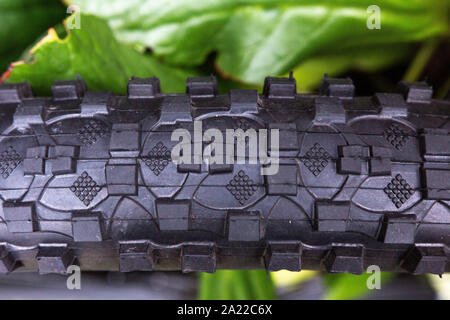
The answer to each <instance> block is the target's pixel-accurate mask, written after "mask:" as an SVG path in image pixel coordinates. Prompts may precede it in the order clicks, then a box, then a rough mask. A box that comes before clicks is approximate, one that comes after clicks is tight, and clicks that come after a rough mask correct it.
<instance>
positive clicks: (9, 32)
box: [0, 0, 66, 71]
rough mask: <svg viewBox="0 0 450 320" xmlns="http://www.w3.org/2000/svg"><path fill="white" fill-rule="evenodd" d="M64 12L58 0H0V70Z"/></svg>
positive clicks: (63, 15)
mask: <svg viewBox="0 0 450 320" xmlns="http://www.w3.org/2000/svg"><path fill="white" fill-rule="evenodd" d="M65 15H66V8H65V7H64V5H63V4H62V3H61V1H59V0H0V21H1V28H0V43H1V45H0V70H2V71H3V70H5V69H6V68H7V66H8V64H9V63H10V62H12V61H14V60H15V59H17V58H19V56H20V54H21V53H22V51H23V50H25V48H26V47H27V46H28V45H29V44H30V43H31V42H33V41H34V40H35V39H36V38H37V37H39V36H40V35H42V33H44V32H45V31H46V30H47V29H48V28H49V27H52V26H53V25H55V24H57V23H59V22H61V20H62V19H63V18H64V17H65Z"/></svg>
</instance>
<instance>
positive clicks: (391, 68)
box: [0, 0, 450, 299]
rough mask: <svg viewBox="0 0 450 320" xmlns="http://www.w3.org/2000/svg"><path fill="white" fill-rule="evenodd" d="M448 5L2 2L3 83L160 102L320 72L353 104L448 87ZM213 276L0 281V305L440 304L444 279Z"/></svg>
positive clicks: (310, 79)
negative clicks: (359, 98) (82, 88)
mask: <svg viewBox="0 0 450 320" xmlns="http://www.w3.org/2000/svg"><path fill="white" fill-rule="evenodd" d="M449 7H450V1H448V0H383V1H376V0H335V1H312V0H282V1H279V0H209V1H200V0H141V1H121V0H65V1H59V0H14V1H11V0H0V21H2V28H0V69H1V70H2V73H1V74H2V76H1V78H0V82H20V81H24V80H27V81H28V82H30V84H31V85H32V87H33V90H34V94H35V95H47V94H49V93H50V88H51V85H52V83H53V81H54V80H55V79H73V78H75V77H76V76H77V75H78V74H79V75H81V77H82V78H83V79H84V80H85V81H86V83H87V85H88V87H89V89H91V90H112V91H114V92H115V93H117V94H124V93H125V92H126V84H127V81H128V79H129V77H130V76H137V77H149V76H153V75H154V76H157V77H159V78H160V80H161V85H162V90H163V91H165V92H184V90H185V79H186V77H187V76H193V75H209V74H214V75H216V76H217V77H218V83H219V89H220V91H222V92H226V91H227V90H229V89H230V88H257V89H259V90H261V85H262V83H263V80H264V77H265V76H268V75H270V76H283V75H286V74H288V73H289V71H291V70H292V71H293V74H294V77H295V78H296V79H297V87H298V91H299V92H300V93H308V92H313V91H315V90H317V89H318V87H319V86H320V82H321V80H322V78H323V75H324V73H328V75H329V76H330V77H351V78H352V79H353V81H354V83H355V85H356V94H357V95H372V94H373V93H375V92H380V91H388V92H389V91H394V90H395V87H396V84H397V83H398V82H399V81H400V80H408V81H422V80H426V81H427V82H428V83H429V84H431V85H433V87H434V96H435V98H443V97H445V95H446V94H447V92H448V90H449V88H450V78H449V70H450V40H449V39H450V38H449V35H450V29H449V20H448V17H449ZM368 276H369V275H361V276H353V275H346V274H344V275H325V274H321V273H318V272H312V271H302V272H300V273H292V272H287V271H281V272H276V273H271V274H270V275H268V274H266V272H265V271H254V270H250V271H249V270H245V271H228V270H224V271H218V272H217V273H216V274H213V275H209V274H187V275H183V274H180V273H175V272H169V273H159V272H155V273H149V274H147V273H131V274H120V273H114V272H110V273H83V274H82V289H81V290H72V291H70V290H67V289H66V277H63V276H53V275H51V276H50V275H49V276H39V275H36V274H26V273H23V274H21V273H16V274H11V275H8V276H0V298H3V299H26V298H38V299H52V298H67V299H73V298H76V299H96V298H97V299H127V298H129V299H183V298H184V299H194V298H199V299H449V298H450V297H449V296H450V277H449V276H448V275H444V276H443V277H442V278H439V277H437V276H408V275H399V274H390V273H383V275H382V289H381V290H368V289H367V286H366V281H367V277H368Z"/></svg>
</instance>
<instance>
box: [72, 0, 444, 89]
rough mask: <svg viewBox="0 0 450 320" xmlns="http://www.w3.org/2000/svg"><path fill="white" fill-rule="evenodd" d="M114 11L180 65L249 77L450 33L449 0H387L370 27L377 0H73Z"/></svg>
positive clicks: (133, 34)
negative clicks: (212, 60)
mask: <svg viewBox="0 0 450 320" xmlns="http://www.w3.org/2000/svg"><path fill="white" fill-rule="evenodd" d="M66 2H69V3H75V4H77V5H79V6H80V8H81V10H82V12H89V13H92V14H96V15H99V16H102V17H104V18H106V19H107V20H108V21H109V24H110V25H111V27H112V28H113V29H114V31H115V32H116V34H117V35H118V38H119V39H121V40H122V41H126V42H129V43H137V44H140V45H147V46H150V47H151V48H152V49H153V50H154V53H155V54H156V55H157V56H159V57H162V58H164V60H165V61H167V62H169V63H171V64H176V65H188V66H192V65H199V64H201V63H203V62H204V61H205V58H206V57H207V55H208V54H209V53H211V52H214V51H217V52H218V54H217V61H216V64H217V67H218V68H219V69H220V70H221V71H222V72H223V73H224V74H226V75H228V76H231V77H232V78H235V79H239V80H243V81H244V82H250V83H260V82H262V80H263V79H264V77H265V76H267V75H279V74H284V73H286V72H288V71H289V70H290V69H293V68H294V67H296V66H297V65H299V64H301V63H304V62H305V61H307V60H308V59H310V58H311V57H317V56H323V55H335V54H336V53H337V52H340V53H345V54H346V55H347V56H348V57H351V56H352V55H353V51H354V50H355V49H361V48H366V47H370V48H376V50H377V51H379V52H383V48H384V46H386V45H391V44H406V43H410V42H415V41H420V40H423V39H426V38H429V37H434V36H437V35H441V34H443V33H446V32H448V22H447V16H446V14H447V11H446V9H447V7H448V1H442V0H410V1H404V0H384V1H376V2H375V3H378V5H379V7H380V9H381V29H380V30H376V29H375V30H369V29H368V28H367V20H368V19H369V17H370V16H371V13H368V12H367V8H368V7H369V6H370V5H373V4H374V1H373V0H208V1H191V0H174V1H170V2H168V1H166V0H143V1H139V3H137V2H136V1H121V0H66Z"/></svg>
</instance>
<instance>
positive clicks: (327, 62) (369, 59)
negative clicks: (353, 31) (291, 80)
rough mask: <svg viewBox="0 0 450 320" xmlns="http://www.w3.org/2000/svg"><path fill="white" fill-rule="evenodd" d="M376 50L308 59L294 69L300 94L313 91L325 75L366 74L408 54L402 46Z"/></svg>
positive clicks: (355, 51)
mask: <svg viewBox="0 0 450 320" xmlns="http://www.w3.org/2000/svg"><path fill="white" fill-rule="evenodd" d="M376 49H377V48H363V49H355V50H354V51H353V53H352V55H348V54H346V53H336V54H335V55H324V56H317V57H313V58H311V59H308V60H307V61H305V62H304V63H302V64H300V65H299V66H297V67H296V68H295V69H294V77H295V79H296V80H297V83H298V87H299V89H300V90H301V91H302V92H312V91H314V90H315V89H316V88H317V86H318V85H319V84H320V83H321V81H322V79H323V75H324V74H325V73H327V74H328V75H329V76H330V77H335V76H339V75H340V74H342V73H344V72H345V71H346V70H348V69H351V68H352V69H358V70H365V71H367V72H371V71H376V70H378V69H382V68H385V67H387V66H389V65H392V64H394V63H396V62H399V61H401V60H402V59H405V58H407V57H408V56H409V54H410V50H409V48H408V47H405V46H404V45H389V46H386V47H385V48H384V49H383V51H380V50H376ZM286 76H287V75H286Z"/></svg>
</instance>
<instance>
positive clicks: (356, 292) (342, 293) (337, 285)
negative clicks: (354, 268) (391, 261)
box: [323, 272, 395, 300]
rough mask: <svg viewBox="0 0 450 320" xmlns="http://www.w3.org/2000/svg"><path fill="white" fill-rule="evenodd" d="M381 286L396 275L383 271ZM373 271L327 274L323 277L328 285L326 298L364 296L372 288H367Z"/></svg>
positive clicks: (336, 298)
mask: <svg viewBox="0 0 450 320" xmlns="http://www.w3.org/2000/svg"><path fill="white" fill-rule="evenodd" d="M380 275H381V288H383V286H384V285H385V284H386V283H387V282H388V281H389V280H390V279H391V278H393V277H394V275H395V274H393V273H388V272H381V274H380ZM371 276H373V273H363V274H361V275H354V274H348V273H342V274H325V275H324V277H323V279H324V281H325V285H326V287H327V291H326V294H325V297H324V299H325V300H350V299H357V298H364V297H365V296H366V295H368V294H369V293H370V292H371V290H370V289H368V288H367V280H368V278H369V277H371Z"/></svg>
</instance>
